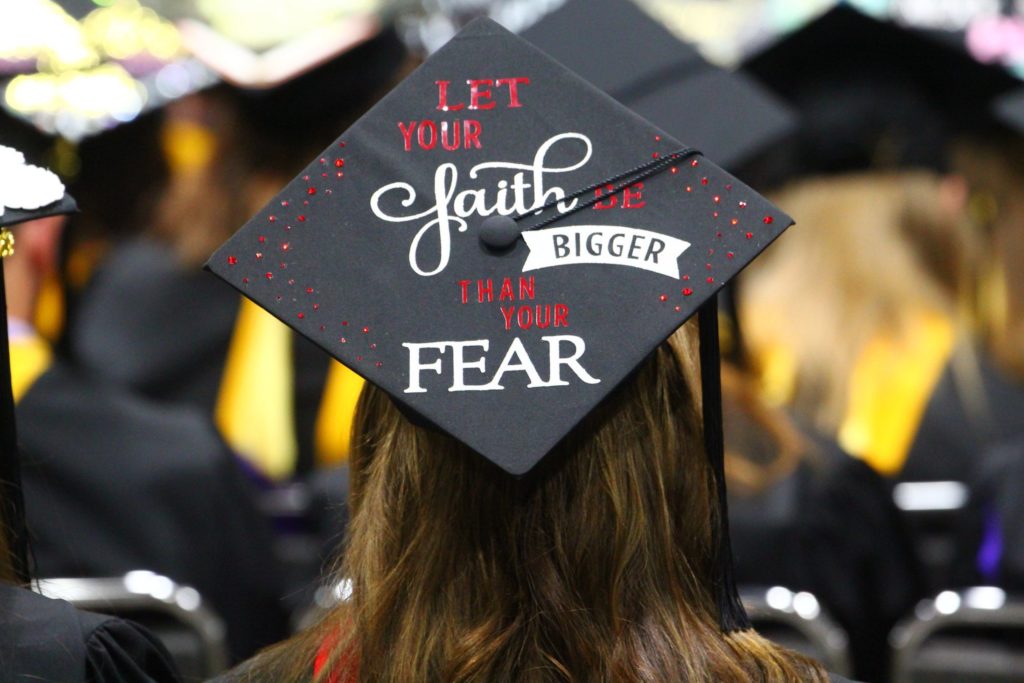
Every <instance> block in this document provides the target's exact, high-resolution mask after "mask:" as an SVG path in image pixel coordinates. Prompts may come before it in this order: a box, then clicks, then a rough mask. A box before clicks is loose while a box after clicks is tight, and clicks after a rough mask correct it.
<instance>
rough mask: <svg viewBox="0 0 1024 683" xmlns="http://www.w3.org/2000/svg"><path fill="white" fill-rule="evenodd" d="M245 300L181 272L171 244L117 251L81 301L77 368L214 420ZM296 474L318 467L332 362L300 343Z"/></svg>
mask: <svg viewBox="0 0 1024 683" xmlns="http://www.w3.org/2000/svg"><path fill="white" fill-rule="evenodd" d="M238 309H239V297H238V293H237V292H236V291H235V290H234V289H233V288H231V287H230V286H228V285H227V284H225V283H224V282H223V281H221V280H220V279H219V278H216V277H213V276H212V275H210V274H209V273H206V272H203V271H201V270H199V269H187V268H185V267H183V266H182V265H180V264H179V263H178V261H177V257H176V256H175V254H174V252H173V251H172V250H171V249H170V247H167V246H165V245H163V244H160V243H158V242H155V241H153V240H148V239H139V240H136V241H133V242H128V243H126V244H124V245H122V246H120V247H118V248H117V249H116V250H115V251H114V253H112V254H111V255H110V257H109V258H108V259H107V260H106V261H105V263H104V264H103V266H101V268H100V270H99V271H98V272H97V274H96V276H95V278H94V279H93V281H92V282H91V283H90V285H89V287H88V289H87V290H86V292H85V293H84V294H83V295H82V298H81V302H80V307H79V309H78V312H77V314H76V317H75V320H74V323H73V325H72V326H71V330H70V332H69V335H70V345H71V354H72V356H73V357H74V358H75V361H76V362H78V363H80V364H81V365H82V366H83V367H85V368H88V369H90V370H91V371H93V372H96V373H98V374H102V375H103V376H104V377H107V378H109V379H110V380H111V381H113V382H114V383H116V384H119V385H122V386H126V387H129V388H131V389H133V390H135V391H138V392H141V393H142V394H143V395H145V396H147V397H150V398H154V399H158V400H161V401H175V402H185V403H188V404H189V405H192V406H195V407H197V408H198V409H199V410H202V411H203V412H205V413H206V414H207V415H213V412H214V408H215V406H216V403H217V398H218V394H219V390H220V384H221V379H222V375H223V371H224V366H225V362H226V360H227V354H228V348H229V346H230V343H231V338H232V334H233V333H234V327H235V320H236V318H237V316H238ZM291 360H292V363H293V368H292V369H293V372H294V383H295V391H294V401H295V411H294V414H295V432H296V440H297V443H298V448H299V455H298V459H299V462H298V463H297V466H296V470H297V471H298V472H300V473H301V472H305V471H308V470H309V469H311V468H312V466H313V459H314V458H313V451H314V444H313V435H314V431H315V423H316V419H317V415H318V410H319V407H320V399H321V396H322V395H323V390H324V384H325V381H326V376H327V369H328V363H329V360H330V359H329V358H328V356H327V354H325V353H323V352H322V351H321V350H320V349H319V348H317V347H316V346H315V345H314V344H313V343H312V342H310V341H309V340H307V339H305V338H304V337H301V336H300V335H295V334H292V359H291Z"/></svg>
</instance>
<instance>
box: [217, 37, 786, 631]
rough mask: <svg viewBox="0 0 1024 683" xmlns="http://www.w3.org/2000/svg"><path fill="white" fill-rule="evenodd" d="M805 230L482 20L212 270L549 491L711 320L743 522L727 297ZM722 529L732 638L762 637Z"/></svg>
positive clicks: (284, 195) (712, 363) (717, 454)
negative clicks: (623, 389)
mask: <svg viewBox="0 0 1024 683" xmlns="http://www.w3.org/2000/svg"><path fill="white" fill-rule="evenodd" d="M791 222H792V221H791V220H790V219H789V217H788V216H786V215H785V214H783V213H782V212H780V211H779V210H778V209H777V208H776V207H774V206H772V205H771V204H770V203H768V202H767V201H766V200H765V199H764V198H762V197H760V196H759V195H758V194H756V193H755V192H754V191H753V190H751V189H750V188H749V187H747V186H746V185H744V184H743V183H741V182H740V181H738V180H736V179H735V178H733V177H732V176H730V175H729V174H728V173H726V172H725V171H723V170H722V169H721V168H719V167H718V166H716V165H715V164H714V163H712V162H711V161H709V160H708V159H706V158H705V157H704V156H703V155H702V154H701V153H700V152H699V151H697V150H696V149H693V148H691V147H687V146H686V145H684V144H683V143H682V142H679V141H677V140H675V139H673V138H672V137H671V136H669V135H668V134H667V133H666V132H664V131H662V130H660V129H658V128H657V127H655V126H653V125H652V124H650V123H648V122H647V121H645V120H644V119H642V118H640V117H639V116H638V115H636V114H634V113H633V112H632V111H630V110H628V109H626V108H625V107H624V106H622V105H621V104H619V103H618V102H616V101H615V100H613V99H612V98H611V97H609V96H608V95H606V94H605V93H603V92H601V91H600V90H598V89H596V88H594V87H593V86H591V85H590V84H589V83H587V82H585V81H584V80H582V79H580V78H579V77H577V76H576V75H574V74H573V73H572V72H570V71H569V70H567V69H566V68H564V67H563V66H561V65H560V64H558V63H556V62H555V61H553V60H552V59H551V58H549V57H548V56H547V55H545V54H544V53H542V52H541V51H540V50H538V49H536V48H534V47H533V46H532V45H530V44H529V43H527V42H526V41H525V40H523V39H521V38H518V37H516V36H515V35H513V34H511V33H509V32H508V31H506V30H505V29H504V28H502V27H501V26H499V25H498V24H496V23H494V22H493V21H490V20H487V19H479V20H476V21H474V22H473V23H471V24H470V25H468V26H467V27H466V28H465V29H463V30H462V31H461V32H460V33H459V34H458V35H457V36H456V37H455V38H454V39H452V41H451V42H449V43H448V44H447V45H445V46H444V47H442V48H441V49H440V50H438V51H437V52H436V53H435V54H434V55H433V56H431V57H430V58H429V59H428V60H427V61H426V62H425V63H424V64H423V65H422V66H421V67H420V68H419V69H417V70H416V71H415V72H414V73H413V74H412V75H410V76H409V77H408V78H406V79H405V80H404V81H403V82H402V83H401V84H400V85H399V86H398V87H396V88H395V89H394V90H393V91H392V92H391V93H389V94H388V95H386V96H385V97H384V98H383V99H382V100H381V101H380V102H378V103H377V104H376V105H375V106H374V107H373V108H372V109H371V110H370V111H369V112H367V113H366V114H365V115H364V116H363V117H362V118H360V119H359V120H358V121H357V122H356V123H355V124H354V125H353V126H352V127H351V128H349V129H348V130H347V131H345V132H344V133H343V134H342V135H341V137H340V138H339V139H337V140H336V141H335V142H333V143H331V144H330V145H329V146H328V147H327V148H326V149H324V150H323V152H322V153H321V154H319V155H318V156H317V157H316V158H314V159H313V160H312V162H311V163H310V164H309V165H308V166H307V167H306V168H305V170H303V171H302V172H301V173H300V174H299V175H298V176H297V177H296V178H295V179H294V180H292V181H291V182H290V183H288V185H287V186H285V187H284V188H283V189H282V190H281V192H280V193H279V194H278V195H277V196H276V197H274V198H273V199H272V200H271V202H270V203H269V204H268V205H267V206H266V207H264V209H263V210H261V211H260V212H259V213H258V214H257V215H256V216H254V217H253V218H252V219H251V220H249V222H248V223H246V224H245V225H244V226H243V227H242V228H241V229H240V230H239V231H238V232H237V233H236V234H235V235H234V236H233V237H232V238H231V239H230V240H228V242H226V243H225V244H224V245H223V246H222V247H221V248H220V249H219V250H218V251H217V252H216V253H214V254H213V256H212V257H211V258H210V260H209V262H208V263H207V267H208V268H209V269H210V270H212V271H213V272H214V273H216V274H217V275H218V276H220V277H222V278H223V279H225V280H226V281H227V282H229V283H230V284H232V285H233V286H234V287H236V288H237V289H238V290H239V291H241V292H242V293H243V294H244V295H245V296H247V297H249V298H251V299H253V300H254V301H255V302H256V303H257V304H259V305H260V306H262V307H264V308H266V309H267V310H268V311H270V312H271V313H272V314H273V315H275V316H277V317H278V318H279V319H281V320H282V321H284V322H285V323H287V324H288V325H290V326H291V327H293V328H294V329H296V330H297V331H298V332H300V333H301V334H303V335H305V336H306V337H308V338H309V339H311V340H313V341H314V342H315V343H316V344H318V345H319V346H321V347H322V348H323V349H324V350H326V351H327V352H328V353H329V354H330V355H332V356H334V357H335V358H337V359H338V360H339V361H341V362H342V363H344V364H345V365H347V366H348V367H350V368H351V369H352V370H354V371H355V372H357V373H359V374H360V375H362V376H363V377H364V378H366V379H367V380H368V381H370V382H373V383H374V384H376V385H378V386H379V387H381V388H382V389H384V390H385V391H386V392H387V393H388V394H389V395H390V396H391V397H392V398H393V399H394V401H395V402H396V403H397V404H399V405H400V406H401V407H402V408H403V409H404V410H405V411H406V413H407V414H410V415H413V416H415V419H417V420H419V421H421V422H423V423H427V424H430V425H433V426H434V427H435V428H437V429H439V430H442V431H444V432H447V433H448V434H450V435H451V436H453V437H454V438H456V439H458V440H459V441H461V442H463V443H464V444H466V445H467V446H469V447H470V448H471V449H473V450H474V451H476V452H477V453H479V454H480V455H481V456H483V457H484V458H486V459H487V460H488V461H490V462H492V463H493V464H494V465H496V466H497V467H499V468H501V469H502V470H505V471H506V472H508V473H509V474H510V475H525V474H526V473H528V472H529V471H530V470H531V469H532V468H533V467H534V466H535V465H536V464H537V463H538V462H539V461H540V460H541V459H542V458H544V456H545V455H546V454H547V453H548V452H549V451H551V450H552V448H554V446H555V445H556V444H558V443H559V442H560V441H561V440H562V439H563V438H564V437H565V436H566V435H567V434H568V433H569V432H570V431H571V430H572V429H573V428H574V427H576V425H577V424H578V423H579V422H580V421H581V420H582V419H583V418H584V417H585V416H586V415H587V414H588V413H589V412H590V411H591V410H593V409H594V408H595V407H596V406H597V405H598V404H599V403H600V402H601V401H602V400H603V399H604V398H605V397H606V396H607V395H608V394H609V393H610V392H611V391H612V390H613V389H614V388H615V387H616V386H617V385H618V384H620V383H621V382H622V381H623V380H625V379H626V378H627V377H628V376H629V375H630V374H631V373H632V372H633V370H634V369H635V368H636V367H637V366H638V365H639V364H640V363H641V362H642V361H643V360H644V359H645V358H646V357H647V356H648V355H649V354H650V353H651V352H652V351H653V350H654V349H655V348H656V347H657V346H658V345H659V344H661V343H662V342H663V341H664V340H665V339H666V338H667V337H669V335H671V334H672V333H673V332H674V331H675V330H676V329H677V328H678V327H679V326H680V325H682V324H683V322H685V321H686V320H687V319H688V318H689V317H690V316H692V315H693V314H694V313H695V312H697V311H698V310H700V311H701V314H700V316H701V321H702V323H703V324H701V326H700V328H701V340H702V344H701V357H702V383H703V385H704V399H703V403H704V406H705V413H704V417H705V437H706V440H707V446H708V454H709V455H708V457H709V459H710V460H711V464H712V466H713V467H714V471H715V472H716V475H717V479H718V486H719V487H720V504H721V505H723V506H724V504H725V497H724V478H723V471H722V444H721V419H720V418H721V405H720V400H719V396H718V392H719V387H718V384H717V379H718V357H717V329H718V328H717V323H716V320H715V296H714V295H715V294H716V292H717V291H718V290H719V289H720V288H721V287H722V285H723V284H724V283H725V282H726V281H728V280H729V279H730V278H732V277H733V276H734V275H736V273H737V272H738V271H739V270H740V269H741V268H742V267H743V266H745V265H746V264H747V263H748V262H749V261H750V260H752V259H753V258H754V257H755V256H756V255H757V254H758V253H759V252H760V251H761V250H762V249H764V248H765V247H766V246H767V245H768V244H769V243H770V242H771V241H772V240H774V239H775V238H776V237H777V236H778V235H779V234H780V233H781V232H782V230H784V229H785V228H786V227H788V226H789V225H790V224H791ZM708 321H710V324H708ZM722 517H723V528H722V530H721V533H720V540H721V541H722V544H721V546H720V547H721V551H720V553H719V560H720V569H721V572H720V576H721V577H722V578H721V580H722V583H721V585H720V586H719V591H718V597H719V603H720V606H721V615H722V616H721V619H722V625H723V628H724V629H725V630H727V631H728V630H734V629H736V628H745V627H747V626H748V625H749V622H747V620H746V616H745V615H744V614H743V610H742V606H741V605H740V603H739V600H738V598H737V597H736V592H735V586H734V584H733V582H732V579H731V566H732V563H731V555H730V554H729V552H730V551H729V548H728V532H727V528H726V527H725V523H724V517H725V514H724V509H723V515H722Z"/></svg>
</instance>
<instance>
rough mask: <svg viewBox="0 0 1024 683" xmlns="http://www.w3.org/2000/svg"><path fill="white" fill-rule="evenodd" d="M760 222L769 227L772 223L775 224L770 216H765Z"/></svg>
mask: <svg viewBox="0 0 1024 683" xmlns="http://www.w3.org/2000/svg"><path fill="white" fill-rule="evenodd" d="M761 222H762V223H764V224H765V225H771V224H772V223H774V222H775V219H774V218H772V217H771V216H765V217H764V218H762V219H761Z"/></svg>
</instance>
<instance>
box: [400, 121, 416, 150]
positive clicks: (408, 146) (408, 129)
mask: <svg viewBox="0 0 1024 683" xmlns="http://www.w3.org/2000/svg"><path fill="white" fill-rule="evenodd" d="M398 130H399V131H400V132H401V133H402V139H403V140H405V151H406V152H411V151H412V132H413V131H414V130H416V122H415V121H410V122H409V125H408V126H405V125H404V124H402V122H401V121H399V122H398Z"/></svg>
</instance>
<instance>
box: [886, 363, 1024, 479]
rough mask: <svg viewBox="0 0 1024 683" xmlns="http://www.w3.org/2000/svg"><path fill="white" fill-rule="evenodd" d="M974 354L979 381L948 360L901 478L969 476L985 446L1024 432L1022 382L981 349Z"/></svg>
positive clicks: (1023, 389) (1023, 388)
mask: <svg viewBox="0 0 1024 683" xmlns="http://www.w3.org/2000/svg"><path fill="white" fill-rule="evenodd" d="M977 360H978V370H979V377H978V382H977V387H971V386H967V385H966V383H965V381H964V380H963V379H962V378H961V377H960V376H959V375H958V374H957V373H956V372H954V370H953V365H952V362H951V363H949V364H947V365H946V368H945V370H944V371H943V373H942V377H941V378H940V380H939V383H938V385H937V386H936V388H935V391H934V392H933V393H932V396H931V398H930V399H929V401H928V405H927V407H926V409H925V413H924V415H923V416H922V418H921V423H920V426H919V427H918V430H917V434H916V435H915V437H914V442H913V444H912V446H911V448H910V452H909V454H908V455H907V459H906V462H905V463H904V466H903V470H902V471H901V472H900V474H899V477H898V478H899V479H900V480H901V481H963V482H966V481H969V480H970V478H971V474H972V471H973V470H974V467H975V465H976V460H977V458H978V457H979V456H980V455H981V454H982V453H983V452H984V451H985V450H987V449H988V448H991V447H993V446H995V445H996V444H998V443H1000V442H1002V441H1004V440H1006V439H1008V438H1010V437H1012V436H1014V435H1016V434H1024V385H1021V384H1017V383H1014V382H1013V381H1011V380H1010V379H1009V378H1007V377H1006V376H1005V375H1004V374H1002V373H1001V372H1000V371H999V370H998V369H997V368H996V367H995V365H994V364H993V363H992V361H991V360H989V359H988V358H986V357H985V356H984V355H979V356H978V358H977ZM972 402H978V409H977V410H969V409H968V408H967V406H969V405H972Z"/></svg>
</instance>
